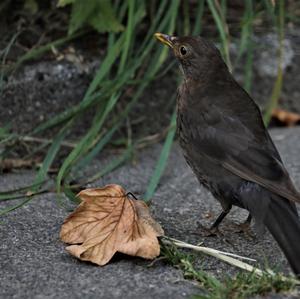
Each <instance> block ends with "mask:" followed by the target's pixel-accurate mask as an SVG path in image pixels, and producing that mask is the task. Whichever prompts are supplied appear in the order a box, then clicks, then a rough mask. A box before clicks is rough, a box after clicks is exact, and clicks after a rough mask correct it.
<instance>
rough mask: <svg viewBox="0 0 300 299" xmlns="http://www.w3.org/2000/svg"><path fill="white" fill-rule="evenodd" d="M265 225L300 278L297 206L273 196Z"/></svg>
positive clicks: (299, 232)
mask: <svg viewBox="0 0 300 299" xmlns="http://www.w3.org/2000/svg"><path fill="white" fill-rule="evenodd" d="M264 224H265V225H266V227H267V228H268V230H269V231H270V233H271V234H272V236H273V237H274V239H275V240H276V241H277V243H278V245H279V246H280V248H281V250H282V251H283V253H284V254H285V256H286V258H287V260H288V261H289V263H290V265H291V268H292V269H293V271H294V272H295V274H296V275H297V276H300V220H299V217H298V213H297V210H296V207H295V204H294V203H292V202H290V201H289V200H287V199H285V198H282V197H281V198H280V197H279V196H276V195H273V196H272V200H271V201H270V205H269V207H268V211H267V213H266V215H265V218H264Z"/></svg>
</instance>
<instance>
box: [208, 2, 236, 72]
mask: <svg viewBox="0 0 300 299" xmlns="http://www.w3.org/2000/svg"><path fill="white" fill-rule="evenodd" d="M206 2H207V4H208V7H209V9H210V11H211V13H212V16H213V18H214V21H215V23H216V25H217V28H218V31H219V34H220V38H221V42H222V52H223V55H224V58H225V61H226V63H227V65H228V68H229V69H230V70H231V69H232V67H231V61H230V55H229V33H228V31H227V30H228V26H227V24H226V21H225V16H224V11H222V10H221V9H219V11H218V9H217V6H216V4H219V2H218V1H217V0H216V1H213V0H206Z"/></svg>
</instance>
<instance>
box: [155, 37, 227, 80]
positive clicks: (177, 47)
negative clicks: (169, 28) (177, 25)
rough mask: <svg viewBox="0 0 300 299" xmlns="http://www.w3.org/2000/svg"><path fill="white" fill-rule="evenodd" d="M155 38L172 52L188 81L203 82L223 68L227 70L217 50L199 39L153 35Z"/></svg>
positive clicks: (212, 45)
mask: <svg viewBox="0 0 300 299" xmlns="http://www.w3.org/2000/svg"><path fill="white" fill-rule="evenodd" d="M155 37H156V38H157V39H158V40H159V41H160V42H162V43H163V44H165V45H167V46H169V47H170V48H171V49H172V50H173V53H174V55H175V57H176V58H177V59H178V61H179V63H180V65H181V66H182V70H183V73H184V76H185V77H186V78H188V79H193V80H203V79H204V78H207V77H210V75H213V74H214V73H215V72H217V71H219V70H222V69H223V68H224V67H225V68H226V69H227V67H226V65H225V63H224V62H223V60H222V58H221V55H220V52H219V50H218V49H217V48H216V47H215V46H214V44H213V43H211V42H209V41H207V40H205V39H203V38H201V37H192V36H184V37H176V36H170V35H167V34H162V33H155Z"/></svg>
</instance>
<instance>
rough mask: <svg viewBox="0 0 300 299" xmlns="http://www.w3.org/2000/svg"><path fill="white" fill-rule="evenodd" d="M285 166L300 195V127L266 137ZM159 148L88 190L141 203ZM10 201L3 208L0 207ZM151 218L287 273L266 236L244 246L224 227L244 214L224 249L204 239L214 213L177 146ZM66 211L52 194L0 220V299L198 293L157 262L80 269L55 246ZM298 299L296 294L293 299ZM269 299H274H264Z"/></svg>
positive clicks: (221, 269) (210, 264)
mask: <svg viewBox="0 0 300 299" xmlns="http://www.w3.org/2000/svg"><path fill="white" fill-rule="evenodd" d="M272 136H273V137H274V141H275V143H276V144H277V146H278V149H279V151H280V153H281V154H282V158H283V160H284V161H285V162H286V167H287V169H288V170H289V172H290V174H291V176H292V178H293V179H294V182H295V185H296V186H297V188H298V189H300V159H299V151H300V142H299V141H300V140H299V136H300V128H294V129H283V130H274V131H272ZM160 149H161V145H160V144H158V145H156V146H153V147H152V148H148V149H146V150H144V151H142V152H140V153H138V154H137V156H136V157H135V159H134V160H133V161H132V162H131V163H128V164H127V165H125V166H123V167H121V168H120V169H118V170H116V171H114V172H112V173H110V174H109V175H107V176H106V177H104V178H103V179H101V180H100V181H98V182H97V183H95V184H93V186H103V185H105V184H108V183H117V184H121V185H122V186H124V187H125V188H126V189H127V190H128V191H131V192H133V193H135V194H136V195H137V196H139V197H142V195H143V194H144V192H145V189H146V186H147V183H148V181H149V178H150V177H151V174H152V172H153V168H154V165H155V162H156V159H157V157H158V155H159V152H160ZM110 158H111V157H109V156H106V157H103V159H101V160H100V161H98V162H97V163H95V164H94V165H93V167H91V169H89V171H93V170H96V169H101V168H102V167H103V166H104V165H105V163H107V162H108V161H109V159H110ZM33 178H34V172H32V171H24V172H19V173H13V174H7V175H3V176H2V177H1V180H0V191H4V190H8V189H13V188H16V187H20V186H22V185H26V184H28V183H29V182H30V181H32V180H33ZM11 204H12V202H6V203H1V205H0V208H4V207H6V206H8V205H11ZM151 209H152V213H153V215H154V217H155V218H156V219H157V220H158V221H159V222H160V223H161V224H162V226H163V228H164V229H165V232H166V234H167V235H168V236H172V237H175V238H178V239H181V240H184V241H187V242H191V243H198V242H199V241H203V242H204V245H206V246H210V247H213V248H217V249H222V250H225V251H230V252H234V253H237V254H242V255H245V256H249V257H253V258H257V259H258V260H259V261H261V262H262V263H264V261H266V260H267V261H268V263H269V264H270V266H272V267H278V268H279V269H281V270H283V271H285V272H286V273H288V272H289V271H290V270H289V266H288V265H287V262H286V260H285V258H284V256H283V255H282V253H281V252H280V250H279V248H278V246H277V244H276V243H275V241H274V240H273V239H272V237H271V236H270V235H269V234H268V233H266V234H264V235H263V236H262V237H260V238H256V239H248V238H246V237H245V236H244V235H243V234H236V233H233V232H232V230H231V229H230V227H232V225H233V223H238V222H241V221H243V220H244V219H245V217H246V216H247V213H246V212H245V211H243V210H241V209H234V210H233V211H232V212H231V213H230V215H229V217H228V219H226V220H225V221H224V223H223V224H222V226H221V230H222V231H223V232H224V235H225V237H226V239H229V240H230V243H227V242H224V240H222V239H218V238H203V237H202V236H201V234H200V232H201V229H200V228H199V223H201V224H202V225H206V226H208V225H209V224H210V223H212V221H213V220H214V218H215V217H216V216H217V214H218V213H219V212H220V210H221V209H220V206H219V205H218V204H217V202H216V201H215V200H214V199H213V198H212V196H211V195H210V194H209V193H208V192H207V191H206V190H204V189H203V188H202V187H201V186H199V184H198V183H197V181H196V179H195V177H194V175H193V174H192V172H191V171H190V169H189V168H188V166H187V165H186V163H185V161H184V159H183V158H182V155H181V152H180V149H179V147H178V146H177V145H176V144H175V145H174V147H173V150H172V153H171V156H170V159H169V163H168V167H167V169H166V171H165V174H164V176H163V178H162V180H161V182H160V185H159V188H158V190H157V192H156V194H155V196H154V198H153V201H152V205H151ZM68 213H69V212H68V211H67V210H66V209H65V208H63V207H61V205H60V204H59V201H58V200H57V196H56V195H55V194H46V195H41V196H38V197H36V198H35V199H34V200H32V201H31V202H30V203H28V204H27V205H26V206H24V207H22V208H20V209H18V210H16V211H14V212H12V213H10V214H8V215H6V216H4V217H2V218H1V219H0V222H1V223H0V225H1V227H0V239H1V244H0V266H1V273H0V286H1V287H0V298H153V297H155V298H185V297H187V298H188V297H190V296H191V295H192V294H196V293H198V294H199V293H200V292H201V290H200V289H199V288H198V286H197V284H196V283H195V282H193V281H190V280H186V279H184V278H183V276H182V273H181V271H180V270H178V269H175V268H173V267H171V266H169V265H167V264H165V263H164V262H162V261H160V262H157V263H155V264H154V265H152V266H149V261H145V260H142V259H139V258H125V257H123V256H122V257H120V256H119V257H116V258H115V259H114V260H113V261H112V262H111V263H110V264H108V265H106V266H105V267H97V266H94V265H92V264H89V263H84V262H80V261H78V260H77V259H75V258H73V257H72V256H70V255H69V254H68V253H67V252H66V251H65V250H64V247H65V245H64V244H62V243H61V242H60V241H59V238H58V235H59V229H60V226H61V224H62V222H63V219H64V218H65V217H66V215H67V214H68ZM196 260H197V263H198V266H199V267H202V268H203V269H205V270H206V271H208V272H210V273H212V274H214V275H217V276H219V277H223V276H224V275H231V274H234V273H235V272H236V271H237V270H236V269H235V268H233V267H231V266H229V265H227V264H224V263H222V262H220V261H218V260H216V259H214V258H209V257H204V256H201V255H199V256H198V257H197V259H196ZM295 296H297V295H295ZM270 298H279V297H276V296H275V297H274V296H271V295H270Z"/></svg>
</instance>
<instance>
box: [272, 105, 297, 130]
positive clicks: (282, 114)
mask: <svg viewBox="0 0 300 299" xmlns="http://www.w3.org/2000/svg"><path fill="white" fill-rule="evenodd" d="M272 117H273V118H274V119H276V120H278V121H279V122H280V123H282V124H284V125H285V126H287V127H292V126H295V125H296V124H297V123H299V122H300V114H298V113H294V112H290V111H287V110H284V109H280V108H276V109H274V110H273V112H272Z"/></svg>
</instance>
